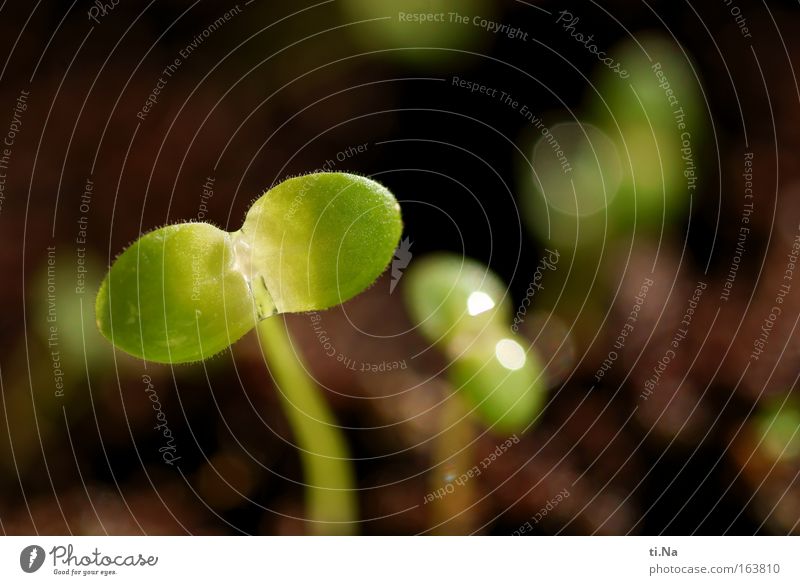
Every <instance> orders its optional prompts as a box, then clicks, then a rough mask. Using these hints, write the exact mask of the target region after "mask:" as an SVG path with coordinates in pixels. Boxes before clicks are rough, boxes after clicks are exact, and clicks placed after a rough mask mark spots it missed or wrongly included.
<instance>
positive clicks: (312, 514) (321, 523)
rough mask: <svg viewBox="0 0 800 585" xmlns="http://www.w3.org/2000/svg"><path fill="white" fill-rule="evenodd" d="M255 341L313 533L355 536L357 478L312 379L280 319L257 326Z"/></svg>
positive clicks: (336, 429) (260, 323)
mask: <svg viewBox="0 0 800 585" xmlns="http://www.w3.org/2000/svg"><path fill="white" fill-rule="evenodd" d="M257 331H258V336H259V340H260V342H261V350H262V352H263V354H264V358H265V359H266V361H267V364H268V367H269V368H270V372H271V373H272V375H273V377H274V379H275V383H276V386H277V389H278V394H279V395H280V397H281V401H282V402H283V406H284V411H285V413H286V418H287V419H288V421H289V425H290V426H291V428H292V431H293V433H294V438H295V441H296V442H297V446H298V448H299V450H300V460H301V464H302V466H303V474H304V476H305V483H306V505H307V510H308V512H307V513H308V517H309V518H310V519H311V520H312V522H313V526H314V528H313V530H314V532H315V533H317V534H323V535H334V534H353V533H354V532H355V529H356V522H357V502H356V497H355V495H356V492H355V474H354V473H353V469H352V464H351V462H350V454H349V452H348V449H347V444H346V442H345V439H344V436H343V434H342V432H341V431H340V430H339V428H338V426H337V425H336V420H335V419H334V416H333V413H332V412H331V410H330V408H329V407H328V405H327V404H326V403H325V400H324V399H323V397H322V395H321V393H320V391H319V388H318V387H317V385H316V384H314V382H313V381H312V380H311V378H310V377H309V375H308V373H307V372H306V370H305V367H304V366H303V363H302V361H301V359H300V356H299V355H297V353H296V351H295V350H294V349H293V347H292V342H291V338H290V337H289V333H288V331H287V330H286V326H285V324H284V323H283V319H281V318H280V317H277V316H276V317H270V318H268V319H264V320H263V321H261V322H259V324H258V327H257Z"/></svg>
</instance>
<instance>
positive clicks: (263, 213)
mask: <svg viewBox="0 0 800 585" xmlns="http://www.w3.org/2000/svg"><path fill="white" fill-rule="evenodd" d="M402 230H403V223H402V221H401V218H400V206H399V205H398V203H397V200H396V199H395V198H394V196H393V195H392V193H391V192H390V191H389V190H388V189H386V187H384V186H383V185H381V184H379V183H376V182H375V181H372V180H370V179H367V178H366V177H360V176H358V175H351V174H346V173H315V174H311V175H304V176H302V177H296V178H293V179H289V180H287V181H284V182H283V183H281V184H280V185H278V186H276V187H274V188H272V189H270V190H269V191H268V192H267V193H266V194H265V195H264V196H263V197H261V198H260V199H259V200H258V201H256V202H255V203H254V204H253V206H252V207H251V208H250V211H248V213H247V217H246V218H245V221H244V225H243V226H242V229H241V230H240V231H239V232H237V233H236V234H234V238H235V239H236V242H237V253H238V256H239V258H240V260H241V263H242V266H243V270H244V272H245V274H246V275H247V276H248V279H249V280H250V281H251V282H253V286H254V287H260V288H261V289H262V291H261V292H263V293H264V295H265V296H268V297H270V298H271V300H272V303H273V304H274V307H275V311H276V312H278V313H286V312H289V313H294V312H301V311H314V310H320V309H327V308H328V307H332V306H335V305H338V304H341V303H343V302H345V301H346V300H348V299H350V298H352V297H354V296H355V295H357V294H359V293H360V292H362V291H363V290H364V289H366V288H367V287H368V286H370V285H371V284H372V283H373V282H375V280H376V279H377V278H378V276H380V275H381V273H382V272H383V271H384V270H385V269H386V266H387V265H388V264H389V262H391V260H392V256H393V255H394V250H395V248H397V243H398V241H399V240H400V235H401V232H402ZM264 289H265V290H264Z"/></svg>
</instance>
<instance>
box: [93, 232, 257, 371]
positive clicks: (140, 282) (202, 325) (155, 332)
mask: <svg viewBox="0 0 800 585" xmlns="http://www.w3.org/2000/svg"><path fill="white" fill-rule="evenodd" d="M95 310H96V314H97V324H98V326H99V328H100V331H101V332H102V333H103V335H105V336H106V337H107V338H108V339H109V340H111V341H112V342H113V343H114V345H116V346H117V347H119V348H120V349H122V350H124V351H126V352H128V353H130V354H133V355H135V356H137V357H141V358H144V359H146V360H149V361H154V362H164V363H180V362H189V361H197V360H201V359H205V358H207V357H211V356H212V355H214V354H216V353H218V352H220V351H222V350H223V349H225V348H226V347H228V346H229V345H230V344H231V343H233V342H234V341H236V340H237V339H239V338H240V337H241V336H242V335H244V334H245V333H247V332H248V331H249V330H250V329H252V328H253V327H254V326H255V323H256V316H255V311H254V306H253V302H252V296H251V294H250V290H249V287H248V285H247V281H246V280H245V278H244V275H243V274H242V273H241V272H240V271H239V270H237V266H236V262H235V256H234V253H233V246H232V240H231V236H230V234H228V233H227V232H224V231H222V230H220V229H218V228H216V227H214V226H212V225H209V224H205V223H187V224H179V225H170V226H167V227H163V228H161V229H157V230H155V231H153V232H150V233H148V234H145V235H144V236H142V237H141V238H140V239H139V240H137V241H136V242H135V243H134V244H133V245H132V246H130V247H129V248H128V249H127V250H125V251H124V252H123V253H122V255H121V256H120V257H119V258H117V260H116V261H115V262H114V265H113V266H112V267H111V270H110V271H109V273H108V275H107V276H106V278H105V280H103V283H102V284H101V286H100V292H99V293H98V295H97V305H96V309H95Z"/></svg>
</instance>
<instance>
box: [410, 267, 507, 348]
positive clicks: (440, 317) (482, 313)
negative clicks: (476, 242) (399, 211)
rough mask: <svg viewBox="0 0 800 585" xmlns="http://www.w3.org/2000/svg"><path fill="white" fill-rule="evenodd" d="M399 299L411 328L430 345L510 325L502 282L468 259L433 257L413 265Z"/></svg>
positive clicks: (487, 269) (505, 293) (485, 268)
mask: <svg viewBox="0 0 800 585" xmlns="http://www.w3.org/2000/svg"><path fill="white" fill-rule="evenodd" d="M405 294H406V301H407V304H408V307H409V310H410V312H411V316H412V318H413V320H414V322H415V323H417V324H418V326H419V328H420V330H421V331H422V333H423V335H425V337H426V338H428V339H429V340H430V341H432V342H434V343H438V342H440V341H444V342H449V341H452V339H453V338H454V337H455V336H457V335H459V334H462V333H466V332H471V333H479V332H480V331H482V330H484V329H485V328H487V327H490V326H492V323H499V324H500V325H501V326H502V325H504V324H507V323H508V322H509V321H510V319H511V309H510V306H509V303H508V299H507V292H506V288H505V286H503V282H502V280H500V278H498V277H497V275H496V274H494V273H493V272H492V271H491V270H489V268H487V267H486V266H484V265H482V264H481V263H480V262H476V261H475V260H471V259H469V258H462V257H459V256H455V255H452V254H435V255H431V256H428V257H426V258H423V259H422V260H419V261H418V262H417V263H416V264H414V266H412V268H411V269H410V270H409V271H408V273H407V275H406V286H405Z"/></svg>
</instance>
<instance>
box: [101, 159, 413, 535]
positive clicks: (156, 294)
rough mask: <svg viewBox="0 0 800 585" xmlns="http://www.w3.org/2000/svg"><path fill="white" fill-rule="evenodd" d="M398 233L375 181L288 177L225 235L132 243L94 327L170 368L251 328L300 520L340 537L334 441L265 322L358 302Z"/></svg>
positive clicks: (295, 364) (109, 279)
mask: <svg viewBox="0 0 800 585" xmlns="http://www.w3.org/2000/svg"><path fill="white" fill-rule="evenodd" d="M401 231H402V222H401V219H400V207H399V205H398V203H397V201H396V200H395V198H394V196H393V195H392V194H391V193H390V192H389V191H388V190H387V189H386V188H384V187H383V186H381V185H380V184H378V183H376V182H375V181H371V180H369V179H366V178H364V177H360V176H356V175H350V174H345V173H318V174H311V175H305V176H302V177H297V178H293V179H289V180H287V181H285V182H283V183H281V184H279V185H277V186H276V187H274V188H272V189H270V190H269V191H268V192H267V193H265V194H264V195H263V196H262V197H260V198H259V199H258V200H256V201H255V203H254V204H253V205H252V207H251V208H250V209H249V211H248V212H247V215H246V217H245V220H244V224H243V226H242V228H241V229H240V230H238V231H236V232H232V233H230V232H226V231H223V230H221V229H219V228H217V227H215V226H213V225H210V224H206V223H184V224H177V225H170V226H167V227H164V228H161V229H158V230H155V231H153V232H150V233H148V234H145V235H144V236H142V237H141V238H140V239H139V240H137V241H136V242H134V243H133V245H131V246H130V247H129V248H128V249H126V250H125V251H124V252H123V253H122V254H121V255H120V256H119V258H117V260H116V261H115V262H114V264H113V265H112V266H111V269H110V270H109V273H108V275H107V276H106V278H105V279H104V280H103V283H102V285H101V286H100V291H99V293H98V295H97V303H96V315H97V324H98V327H99V329H100V331H101V332H102V333H103V335H105V336H106V337H107V338H108V339H109V340H111V342H112V343H114V345H116V346H117V347H118V348H120V349H122V350H124V351H126V352H128V353H130V354H132V355H134V356H137V357H141V358H143V359H145V360H149V361H154V362H161V363H170V364H178V363H185V362H193V361H198V360H203V359H205V358H208V357H210V356H212V355H214V354H216V353H219V352H220V351H223V350H225V349H226V348H227V347H229V346H230V345H231V344H232V343H233V342H235V341H236V340H238V339H239V338H241V337H242V336H243V335H244V334H246V333H247V332H248V331H250V330H251V329H253V328H254V327H258V334H259V340H260V341H261V346H262V350H263V353H264V357H265V358H266V360H267V362H268V364H269V366H270V368H271V371H272V372H273V374H274V378H275V380H276V382H277V386H278V389H279V391H280V393H281V397H282V400H283V403H284V405H285V406H286V413H287V418H288V420H289V422H290V424H291V425H292V428H293V431H294V434H295V438H296V440H297V444H298V447H299V449H300V455H301V459H302V462H303V468H304V473H305V476H306V480H307V483H308V504H309V515H310V516H311V518H312V519H313V520H315V521H316V522H317V524H316V525H315V527H316V530H317V531H318V532H321V533H347V532H351V531H352V530H353V529H354V525H353V524H352V523H353V522H354V521H355V509H356V503H355V498H354V496H353V493H354V492H353V486H354V480H353V473H352V470H351V469H350V465H349V463H348V452H347V448H346V445H345V442H344V438H343V437H342V436H341V433H340V432H339V430H338V428H337V427H336V425H335V421H334V418H333V416H332V414H331V412H330V410H329V408H328V407H327V405H326V403H325V401H324V400H323V399H322V397H321V396H319V393H318V390H317V388H316V385H315V384H314V383H313V381H312V380H311V379H310V378H309V377H308V374H307V373H306V369H305V367H304V365H303V364H302V361H301V359H300V358H299V356H298V355H297V353H296V352H295V351H294V350H293V349H292V348H291V341H290V339H289V337H288V334H287V332H286V330H285V328H284V325H283V324H282V323H281V322H280V321H279V320H278V319H277V318H276V317H275V315H277V314H279V313H292V312H301V311H311V310H322V309H326V308H329V307H332V306H334V305H337V304H339V303H342V302H344V301H346V300H348V299H349V298H351V297H353V296H355V295H357V294H358V293H360V292H361V291H363V290H364V289H365V288H367V287H368V286H369V285H370V284H372V283H373V282H374V281H375V279H376V278H377V277H378V276H379V275H380V274H381V272H383V271H384V269H385V268H386V266H387V265H388V263H389V262H390V261H391V258H392V256H393V253H394V250H395V248H396V246H397V242H398V241H399V239H400V234H401Z"/></svg>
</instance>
